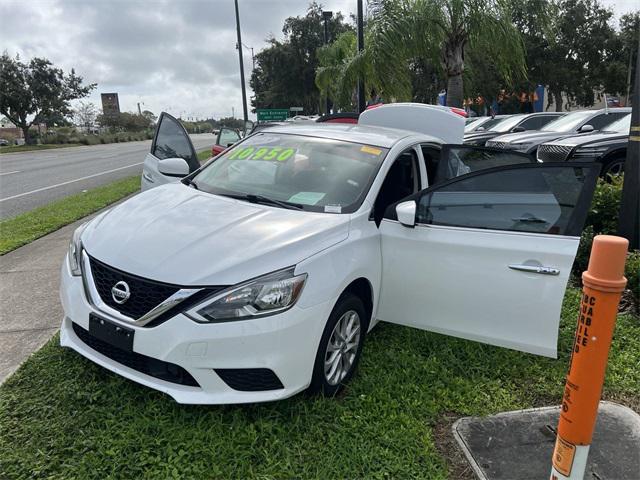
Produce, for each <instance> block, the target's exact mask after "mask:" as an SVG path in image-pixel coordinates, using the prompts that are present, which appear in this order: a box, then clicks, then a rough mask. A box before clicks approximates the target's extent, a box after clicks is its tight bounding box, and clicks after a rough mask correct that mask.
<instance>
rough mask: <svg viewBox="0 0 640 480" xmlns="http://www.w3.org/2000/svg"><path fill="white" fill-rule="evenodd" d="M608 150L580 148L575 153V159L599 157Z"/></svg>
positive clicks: (606, 148) (604, 148)
mask: <svg viewBox="0 0 640 480" xmlns="http://www.w3.org/2000/svg"><path fill="white" fill-rule="evenodd" d="M608 149H609V147H579V148H576V151H575V152H573V157H582V158H584V157H599V156H601V155H603V154H604V153H606V151H607V150H608Z"/></svg>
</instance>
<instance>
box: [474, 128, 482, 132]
mask: <svg viewBox="0 0 640 480" xmlns="http://www.w3.org/2000/svg"><path fill="white" fill-rule="evenodd" d="M476 132H484V127H478V128H476Z"/></svg>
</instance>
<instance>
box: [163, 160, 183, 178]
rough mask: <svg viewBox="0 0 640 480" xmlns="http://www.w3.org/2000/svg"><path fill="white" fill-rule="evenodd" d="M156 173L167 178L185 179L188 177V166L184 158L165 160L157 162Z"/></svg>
mask: <svg viewBox="0 0 640 480" xmlns="http://www.w3.org/2000/svg"><path fill="white" fill-rule="evenodd" d="M158 171H159V172H160V173H161V174H163V175H166V176H167V177H178V178H182V177H186V176H187V175H189V164H188V163H187V161H186V160H185V159H184V158H165V159H164V160H160V161H159V162H158Z"/></svg>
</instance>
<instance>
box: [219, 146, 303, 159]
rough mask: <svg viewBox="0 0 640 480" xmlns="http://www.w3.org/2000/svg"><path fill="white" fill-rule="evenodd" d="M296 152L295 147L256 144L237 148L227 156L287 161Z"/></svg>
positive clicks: (230, 157)
mask: <svg viewBox="0 0 640 480" xmlns="http://www.w3.org/2000/svg"><path fill="white" fill-rule="evenodd" d="M295 153H296V149H295V148H284V147H261V146H256V147H244V148H236V149H235V150H234V151H233V152H232V153H231V155H229V157H227V158H229V159H230V160H235V159H237V160H266V161H268V162H286V161H287V160H289V159H290V158H291V157H293V156H294V155H295Z"/></svg>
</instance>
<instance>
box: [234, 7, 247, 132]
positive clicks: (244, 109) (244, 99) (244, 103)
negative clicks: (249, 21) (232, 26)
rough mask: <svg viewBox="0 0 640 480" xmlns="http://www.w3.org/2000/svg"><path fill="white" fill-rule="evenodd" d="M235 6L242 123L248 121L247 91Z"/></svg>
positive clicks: (238, 20) (237, 13)
mask: <svg viewBox="0 0 640 480" xmlns="http://www.w3.org/2000/svg"><path fill="white" fill-rule="evenodd" d="M235 4H236V30H237V31H238V58H239V59H240V84H241V85H242V112H243V113H244V121H245V122H247V121H248V120H249V115H248V114H247V91H246V87H245V84H244V63H243V61H242V36H241V35H240V13H239V11H238V0H235Z"/></svg>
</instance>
